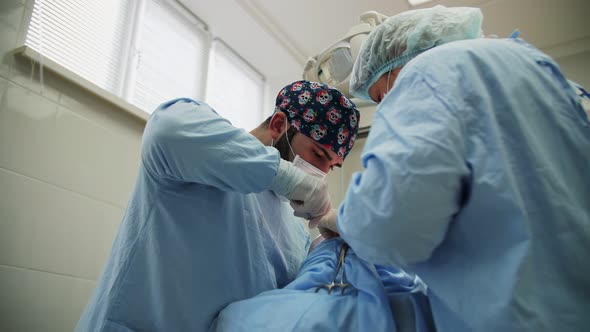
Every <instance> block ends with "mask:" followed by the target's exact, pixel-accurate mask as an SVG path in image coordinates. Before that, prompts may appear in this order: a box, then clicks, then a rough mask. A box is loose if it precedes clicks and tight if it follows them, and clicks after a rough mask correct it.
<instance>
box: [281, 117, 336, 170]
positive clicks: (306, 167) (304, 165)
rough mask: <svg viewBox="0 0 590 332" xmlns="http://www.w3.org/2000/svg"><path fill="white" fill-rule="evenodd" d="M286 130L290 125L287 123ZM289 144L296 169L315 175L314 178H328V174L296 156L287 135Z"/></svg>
mask: <svg viewBox="0 0 590 332" xmlns="http://www.w3.org/2000/svg"><path fill="white" fill-rule="evenodd" d="M285 128H286V129H289V124H288V123H287V122H285ZM285 135H287V130H285ZM287 144H289V149H291V153H292V154H293V155H294V156H295V159H293V165H295V167H297V168H299V169H300V170H302V171H304V172H305V173H307V174H309V175H313V176H315V177H318V178H320V179H323V178H325V177H326V175H328V174H326V173H324V172H323V171H322V170H320V169H318V168H317V167H315V166H314V165H312V164H310V163H308V162H307V161H305V160H304V159H303V158H301V157H300V156H299V155H296V154H295V152H294V151H293V148H292V147H291V143H290V142H289V135H287Z"/></svg>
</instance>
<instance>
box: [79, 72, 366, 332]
mask: <svg viewBox="0 0 590 332" xmlns="http://www.w3.org/2000/svg"><path fill="white" fill-rule="evenodd" d="M357 119H358V111H357V109H356V106H355V105H354V104H353V103H352V102H351V101H350V100H349V99H348V98H346V97H345V96H343V95H342V94H341V93H340V92H339V91H338V90H336V89H334V88H331V87H329V86H327V85H324V84H320V83H314V82H308V81H297V82H294V83H292V84H290V85H288V86H286V87H285V88H284V89H282V90H281V92H280V93H279V96H278V97H277V104H276V111H275V113H274V115H273V116H272V117H270V118H269V119H268V120H267V121H265V122H264V123H262V124H261V125H260V126H259V127H258V128H256V129H254V130H253V131H252V132H251V133H247V132H245V131H244V130H242V129H238V128H236V127H233V126H232V125H231V123H230V122H229V121H227V120H226V119H224V118H222V117H221V116H219V115H218V114H217V113H216V112H215V111H214V110H213V109H212V108H211V107H210V106H208V105H207V104H206V103H204V102H200V101H194V100H191V99H187V98H180V99H175V100H172V101H169V102H166V103H164V104H162V105H160V106H159V107H158V108H157V109H156V110H155V111H154V113H153V114H152V116H151V117H150V119H149V121H148V123H147V126H146V128H145V132H144V137H143V142H142V150H141V163H140V169H139V174H138V179H137V183H136V187H135V190H134V192H133V194H132V197H131V200H130V202H129V204H128V208H127V211H126V213H125V216H124V217H123V221H122V222H121V225H120V228H119V231H118V234H117V235H116V238H115V240H114V244H113V248H112V251H111V254H110V257H109V259H108V262H107V265H106V267H105V270H104V271H103V273H102V275H101V277H100V279H99V280H98V283H97V286H96V289H95V291H94V294H93V296H92V298H91V299H90V302H89V304H88V306H87V307H86V310H85V311H84V313H83V314H82V317H81V318H80V321H79V323H78V326H77V328H76V330H77V331H84V332H88V331H207V330H208V328H209V326H210V324H211V322H212V320H213V319H214V318H215V316H216V315H217V313H218V311H219V310H221V309H222V308H223V307H224V306H226V305H227V304H228V303H230V302H233V301H237V300H241V299H245V298H249V297H252V296H254V295H256V294H258V293H261V292H263V291H266V290H270V289H275V288H277V287H283V286H285V285H287V284H288V283H289V282H291V281H292V280H293V279H294V277H295V276H296V274H297V271H298V270H299V268H300V265H301V263H302V261H303V259H304V258H305V256H306V254H307V249H308V246H309V236H308V234H307V232H306V230H305V228H304V224H303V222H302V221H301V219H299V218H296V217H295V216H294V215H293V214H294V213H295V214H297V215H299V216H304V217H306V218H308V219H309V218H313V217H318V216H321V215H322V214H325V213H326V212H327V211H329V210H330V202H329V196H328V192H327V186H326V183H325V181H324V180H322V179H321V176H322V175H323V174H324V173H327V172H328V171H329V170H330V169H331V168H332V167H334V166H336V167H337V166H340V165H341V164H342V163H343V161H344V159H345V158H346V155H347V154H348V152H349V151H350V149H351V148H352V146H353V144H354V139H355V136H356V133H357V131H358V127H357ZM353 120H354V121H353ZM341 132H346V133H347V135H345V136H342V135H338V134H339V133H341ZM287 135H288V137H287ZM273 145H274V146H277V148H275V147H273ZM289 161H295V162H296V163H291V162H289ZM297 165H299V167H301V168H302V169H303V170H302V169H300V168H298V167H297ZM304 170H305V171H304ZM307 172H309V173H312V174H308V173H307ZM289 200H291V201H292V205H293V207H294V208H292V207H291V206H290V204H289Z"/></svg>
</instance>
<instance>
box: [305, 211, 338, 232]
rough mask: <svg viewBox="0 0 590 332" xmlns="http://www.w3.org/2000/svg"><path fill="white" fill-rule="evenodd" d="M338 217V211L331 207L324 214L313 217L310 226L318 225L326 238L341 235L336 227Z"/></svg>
mask: <svg viewBox="0 0 590 332" xmlns="http://www.w3.org/2000/svg"><path fill="white" fill-rule="evenodd" d="M337 217H338V211H337V210H336V209H330V211H328V212H327V213H326V214H324V215H323V216H321V217H316V218H313V219H311V220H310V221H309V228H315V227H318V228H319V231H320V234H322V236H323V237H325V238H326V239H329V238H332V237H335V236H339V234H338V228H337V227H336V219H337Z"/></svg>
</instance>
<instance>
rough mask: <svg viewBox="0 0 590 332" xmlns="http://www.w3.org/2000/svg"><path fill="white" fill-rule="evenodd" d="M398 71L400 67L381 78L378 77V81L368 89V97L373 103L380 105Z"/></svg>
mask: <svg viewBox="0 0 590 332" xmlns="http://www.w3.org/2000/svg"><path fill="white" fill-rule="evenodd" d="M400 70H401V67H400V68H395V69H393V70H392V71H389V72H387V73H385V74H383V75H381V77H379V79H378V80H377V81H376V82H375V83H373V85H372V86H371V87H370V88H369V97H371V99H373V101H374V102H376V103H377V104H378V103H380V102H381V100H383V98H385V95H386V94H387V93H388V92H389V91H391V89H392V88H393V84H394V83H395V79H396V78H397V75H398V74H399V72H400ZM388 81H389V82H388Z"/></svg>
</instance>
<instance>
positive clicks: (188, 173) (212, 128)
mask: <svg viewBox="0 0 590 332" xmlns="http://www.w3.org/2000/svg"><path fill="white" fill-rule="evenodd" d="M141 156H142V162H143V165H144V167H145V168H146V169H147V170H148V172H149V173H151V174H152V175H153V176H155V177H157V178H163V179H167V180H172V181H179V182H187V183H199V184H204V185H209V186H212V187H216V188H219V189H221V190H227V191H237V192H240V193H252V192H261V191H263V190H266V189H268V188H269V187H270V184H271V182H272V179H273V177H274V175H275V174H276V171H277V168H278V165H279V154H278V151H277V150H276V149H274V148H271V147H265V146H264V145H263V144H262V143H261V142H260V141H259V140H258V139H256V138H255V137H254V136H252V135H251V134H249V133H247V132H246V131H244V130H243V129H239V128H236V127H234V126H232V125H231V123H230V122H229V121H228V120H226V119H224V118H222V117H221V116H219V115H218V114H217V113H216V112H215V111H214V110H213V109H212V108H211V107H209V105H207V104H205V103H202V102H197V101H193V100H191V99H184V98H183V99H175V100H172V101H169V102H167V103H164V104H162V105H161V106H159V107H158V109H156V110H155V111H154V113H153V114H152V116H151V118H150V120H149V121H148V123H147V126H146V128H145V131H144V137H143V143H142V152H141Z"/></svg>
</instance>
